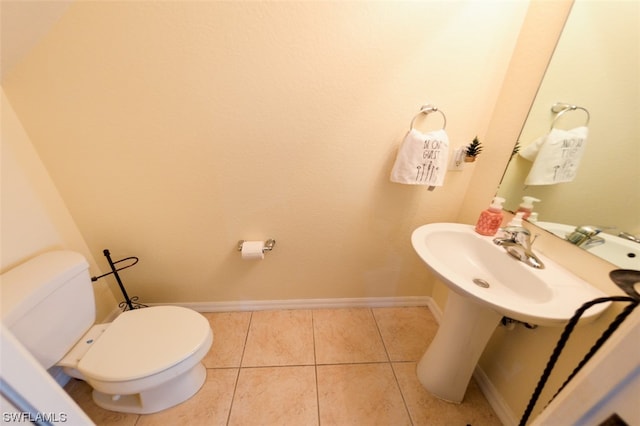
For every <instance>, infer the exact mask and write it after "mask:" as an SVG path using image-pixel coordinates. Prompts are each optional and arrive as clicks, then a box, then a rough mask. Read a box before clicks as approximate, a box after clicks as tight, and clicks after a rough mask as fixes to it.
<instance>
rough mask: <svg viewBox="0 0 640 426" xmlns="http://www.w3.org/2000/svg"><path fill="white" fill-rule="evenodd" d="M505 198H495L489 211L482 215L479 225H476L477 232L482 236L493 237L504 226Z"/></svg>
mask: <svg viewBox="0 0 640 426" xmlns="http://www.w3.org/2000/svg"><path fill="white" fill-rule="evenodd" d="M504 201H505V200H504V198H502V197H495V198H494V199H493V201H492V202H491V205H490V206H489V208H488V209H486V210H484V211H483V212H482V213H480V217H479V218H478V223H476V232H477V233H478V234H480V235H486V236H493V235H495V234H496V232H498V229H499V228H500V225H501V224H502V218H503V216H504V215H503V213H502V203H504Z"/></svg>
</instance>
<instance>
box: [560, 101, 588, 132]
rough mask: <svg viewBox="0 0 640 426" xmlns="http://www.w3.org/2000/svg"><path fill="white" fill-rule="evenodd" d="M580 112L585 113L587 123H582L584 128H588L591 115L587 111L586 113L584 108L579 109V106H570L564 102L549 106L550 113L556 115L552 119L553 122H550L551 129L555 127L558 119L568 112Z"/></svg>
mask: <svg viewBox="0 0 640 426" xmlns="http://www.w3.org/2000/svg"><path fill="white" fill-rule="evenodd" d="M577 109H579V110H582V111H584V112H585V114H587V121H586V122H585V123H584V126H585V127H586V126H588V125H589V120H591V115H590V114H589V111H587V109H586V108H584V107H581V106H577V105H572V104H567V103H564V102H556V103H555V104H553V105H552V106H551V112H553V113H554V114H557V115H556V116H555V117H554V118H553V121H552V122H551V129H553V128H554V127H555V125H556V122H557V121H558V119H559V118H560V117H562V115H564V114H565V113H566V112H568V111H575V110H577Z"/></svg>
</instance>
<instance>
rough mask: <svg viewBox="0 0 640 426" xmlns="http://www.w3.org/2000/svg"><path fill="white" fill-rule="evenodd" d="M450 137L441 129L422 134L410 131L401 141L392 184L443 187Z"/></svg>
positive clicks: (414, 130) (413, 130)
mask: <svg viewBox="0 0 640 426" xmlns="http://www.w3.org/2000/svg"><path fill="white" fill-rule="evenodd" d="M448 156H449V138H448V137H447V133H446V132H445V131H444V129H441V130H435V131H433V132H429V133H426V134H423V133H421V132H419V131H418V130H416V129H411V130H409V132H408V133H407V135H406V136H405V138H404V140H403V141H402V145H401V146H400V149H399V150H398V155H397V157H396V161H395V163H394V165H393V169H392V171H391V181H392V182H396V183H404V184H408V185H428V186H442V185H443V183H444V175H445V174H446V172H447V163H448Z"/></svg>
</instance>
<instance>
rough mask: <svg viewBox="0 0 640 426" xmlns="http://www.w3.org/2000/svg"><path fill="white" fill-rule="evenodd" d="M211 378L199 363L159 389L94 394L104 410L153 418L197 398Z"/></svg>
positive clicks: (95, 391)
mask: <svg viewBox="0 0 640 426" xmlns="http://www.w3.org/2000/svg"><path fill="white" fill-rule="evenodd" d="M206 378H207V369H206V368H205V366H204V365H203V364H202V363H201V362H199V363H198V364H197V365H196V366H194V367H193V368H192V369H191V370H189V371H187V372H186V373H183V374H181V375H180V376H178V377H175V378H173V379H171V380H169V381H168V382H165V383H163V384H162V385H160V386H157V387H155V388H152V389H149V390H146V391H143V392H140V393H137V394H133V395H109V394H106V393H103V392H100V391H97V390H95V389H94V390H93V401H94V402H95V403H96V404H97V405H98V406H100V407H102V408H104V409H106V410H111V411H117V412H121V413H135V414H150V413H156V412H158V411H162V410H165V409H167V408H170V407H173V406H175V405H178V404H180V403H182V402H184V401H186V400H187V399H189V398H191V397H192V396H194V395H195V394H196V393H197V392H198V391H199V390H200V388H201V387H202V385H203V384H204V382H205V380H206Z"/></svg>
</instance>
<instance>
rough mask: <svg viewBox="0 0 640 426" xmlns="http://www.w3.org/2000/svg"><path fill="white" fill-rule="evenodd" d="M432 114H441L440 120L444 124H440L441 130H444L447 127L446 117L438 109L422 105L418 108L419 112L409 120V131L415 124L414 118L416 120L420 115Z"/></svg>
mask: <svg viewBox="0 0 640 426" xmlns="http://www.w3.org/2000/svg"><path fill="white" fill-rule="evenodd" d="M432 112H439V113H440V114H442V119H443V120H444V123H443V124H442V130H444V128H445V127H447V117H446V116H445V115H444V112H442V111H441V110H439V109H438V107H435V106H433V105H431V104H427V105H422V106H421V107H420V112H419V113H417V114H416V115H415V116H414V117H413V119H412V120H411V124H410V125H409V130H411V129H413V123H415V121H416V118H418V117H419V116H420V114H425V115H429V114H431V113H432Z"/></svg>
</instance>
